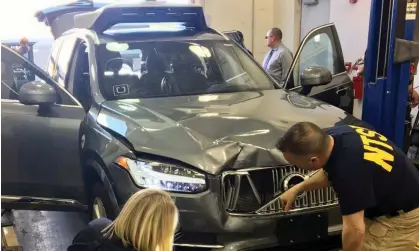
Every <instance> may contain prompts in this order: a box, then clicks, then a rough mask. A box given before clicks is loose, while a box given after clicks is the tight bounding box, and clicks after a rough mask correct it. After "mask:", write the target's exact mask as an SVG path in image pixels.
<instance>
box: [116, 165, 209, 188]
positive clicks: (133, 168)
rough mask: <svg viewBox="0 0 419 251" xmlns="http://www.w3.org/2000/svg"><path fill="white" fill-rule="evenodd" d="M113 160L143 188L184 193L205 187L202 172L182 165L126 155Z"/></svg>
mask: <svg viewBox="0 0 419 251" xmlns="http://www.w3.org/2000/svg"><path fill="white" fill-rule="evenodd" d="M115 162H116V163H117V164H118V165H119V166H121V167H123V168H125V169H127V170H128V171H129V172H130V173H131V175H132V177H133V179H134V181H135V183H136V184H137V185H138V186H140V187H143V188H155V189H162V190H166V191H172V192H184V193H199V192H202V191H205V190H206V188H207V187H206V181H205V176H204V175H203V174H201V173H198V172H195V171H193V170H190V169H186V168H183V167H178V166H175V165H169V164H164V163H160V162H154V161H146V160H133V159H129V158H126V157H119V158H118V159H117V160H116V161H115Z"/></svg>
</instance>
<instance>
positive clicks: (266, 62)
mask: <svg viewBox="0 0 419 251" xmlns="http://www.w3.org/2000/svg"><path fill="white" fill-rule="evenodd" d="M272 54H274V50H271V52H269V55H268V57H267V58H266V61H265V64H264V65H263V69H265V71H266V70H267V68H268V64H269V61H271V57H272Z"/></svg>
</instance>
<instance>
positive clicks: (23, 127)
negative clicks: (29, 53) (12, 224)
mask: <svg viewBox="0 0 419 251" xmlns="http://www.w3.org/2000/svg"><path fill="white" fill-rule="evenodd" d="M1 66H2V75H1V77H2V79H1V96H2V99H1V127H2V129H1V144H2V146H3V147H2V148H1V162H2V169H1V175H2V177H1V182H2V184H1V188H2V191H1V192H2V194H1V202H2V208H3V209H27V210H35V209H36V210H60V211H61V210H76V211H78V210H85V209H86V208H87V207H86V206H85V202H86V199H85V198H86V197H85V190H84V183H83V172H82V168H81V166H80V159H79V137H78V136H79V135H78V134H79V128H80V123H81V121H82V120H83V118H84V117H85V112H84V110H83V108H82V107H81V105H80V103H79V102H78V101H77V100H76V99H74V98H73V97H72V96H71V95H70V94H69V93H68V92H67V91H66V90H65V89H63V88H62V87H60V86H59V85H58V84H57V83H56V82H55V81H54V80H52V79H51V78H50V77H49V76H48V75H47V74H46V73H45V72H43V71H42V70H41V69H40V68H39V67H37V66H35V65H34V64H33V63H31V62H30V61H29V60H28V59H27V58H25V57H23V56H21V55H19V54H18V53H16V52H15V51H14V50H13V49H11V48H9V47H7V46H5V45H3V44H2V45H1ZM16 69H19V70H21V71H25V72H31V74H32V75H33V76H35V78H37V79H39V81H38V80H37V81H33V80H34V79H30V80H28V81H26V82H25V83H21V82H18V81H17V80H18V77H17V76H16V74H17V73H20V72H17V71H16ZM22 86H23V87H25V88H26V90H28V89H36V88H34V87H35V86H37V87H39V89H36V91H33V92H30V91H27V92H24V93H23V96H21V95H22V92H20V90H22V88H23V87H22ZM41 87H42V88H43V89H46V90H51V88H52V89H53V90H55V92H53V93H51V92H47V94H45V93H44V94H42V95H40V94H39V93H38V92H39V91H40V89H41ZM45 95H50V96H49V98H50V99H49V101H48V102H46V101H45V102H44V100H42V98H40V96H42V97H44V96H45ZM23 97H26V98H23ZM22 99H24V100H26V101H25V102H27V103H25V102H22V103H21V102H20V101H22ZM52 99H54V100H56V102H55V103H53V102H52ZM28 100H31V101H30V102H28ZM50 100H51V101H50ZM23 103H25V104H27V105H24V104H23ZM29 103H30V105H29Z"/></svg>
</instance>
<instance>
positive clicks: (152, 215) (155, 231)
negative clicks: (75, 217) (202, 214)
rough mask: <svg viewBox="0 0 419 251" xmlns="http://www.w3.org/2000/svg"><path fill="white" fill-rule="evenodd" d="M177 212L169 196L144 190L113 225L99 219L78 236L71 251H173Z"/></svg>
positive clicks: (124, 208)
mask: <svg viewBox="0 0 419 251" xmlns="http://www.w3.org/2000/svg"><path fill="white" fill-rule="evenodd" d="M177 222H178V211H177V208H176V206H175V204H174V202H173V200H172V198H171V197H170V195H169V194H168V193H166V192H163V191H160V190H154V189H144V190H141V191H139V192H137V193H135V194H134V195H132V196H131V197H130V199H129V200H128V201H127V203H126V204H125V206H124V207H123V208H122V210H121V212H120V214H119V215H118V217H117V218H116V219H115V220H114V221H113V222H112V221H110V220H108V219H103V218H102V219H97V220H94V221H92V222H90V223H89V227H88V228H87V229H84V230H83V231H81V232H80V233H78V234H77V235H76V237H75V238H74V240H73V244H72V245H71V246H70V247H69V248H68V251H93V250H103V251H104V250H109V251H111V250H121V251H122V250H130V251H133V250H134V251H172V250H173V239H174V235H175V230H176V226H177Z"/></svg>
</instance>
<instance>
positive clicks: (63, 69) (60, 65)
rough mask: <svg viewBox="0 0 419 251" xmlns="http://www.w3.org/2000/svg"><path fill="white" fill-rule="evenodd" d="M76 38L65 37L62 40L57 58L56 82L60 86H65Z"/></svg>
mask: <svg viewBox="0 0 419 251" xmlns="http://www.w3.org/2000/svg"><path fill="white" fill-rule="evenodd" d="M76 41H77V40H76V38H74V37H66V38H65V40H64V41H63V42H62V44H61V47H60V50H59V53H58V59H57V61H56V62H57V70H56V71H57V79H56V80H57V82H58V84H59V85H60V86H62V87H64V88H67V87H68V84H67V79H68V74H67V73H68V71H69V69H70V63H71V60H72V56H73V52H74V48H75V46H76Z"/></svg>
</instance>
